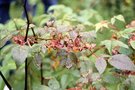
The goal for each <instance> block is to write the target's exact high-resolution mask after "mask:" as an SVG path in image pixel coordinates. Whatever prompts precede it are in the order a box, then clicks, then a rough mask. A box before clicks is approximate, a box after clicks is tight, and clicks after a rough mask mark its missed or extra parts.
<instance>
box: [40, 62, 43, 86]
mask: <svg viewBox="0 0 135 90" xmlns="http://www.w3.org/2000/svg"><path fill="white" fill-rule="evenodd" d="M40 73H41V85H43V84H44V82H43V81H44V77H43V64H42V63H41V64H40Z"/></svg>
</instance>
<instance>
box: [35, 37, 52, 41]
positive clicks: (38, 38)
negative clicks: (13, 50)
mask: <svg viewBox="0 0 135 90" xmlns="http://www.w3.org/2000/svg"><path fill="white" fill-rule="evenodd" d="M36 39H40V40H45V41H47V40H52V39H46V38H36Z"/></svg>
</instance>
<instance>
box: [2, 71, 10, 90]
mask: <svg viewBox="0 0 135 90" xmlns="http://www.w3.org/2000/svg"><path fill="white" fill-rule="evenodd" d="M0 76H1V77H2V79H3V81H4V82H5V84H6V85H7V87H8V88H9V90H12V88H11V86H10V84H9V83H8V81H7V80H6V78H5V77H4V75H3V74H2V72H1V71H0Z"/></svg>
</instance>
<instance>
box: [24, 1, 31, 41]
mask: <svg viewBox="0 0 135 90" xmlns="http://www.w3.org/2000/svg"><path fill="white" fill-rule="evenodd" d="M26 3H27V0H25V1H24V5H23V7H24V12H25V14H26V19H27V28H26V35H25V42H26V41H27V38H28V31H29V25H30V20H29V16H28V12H27V7H26Z"/></svg>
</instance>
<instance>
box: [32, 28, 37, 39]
mask: <svg viewBox="0 0 135 90" xmlns="http://www.w3.org/2000/svg"><path fill="white" fill-rule="evenodd" d="M31 30H32V33H33V36H34V37H36V34H35V32H34V28H31Z"/></svg>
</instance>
